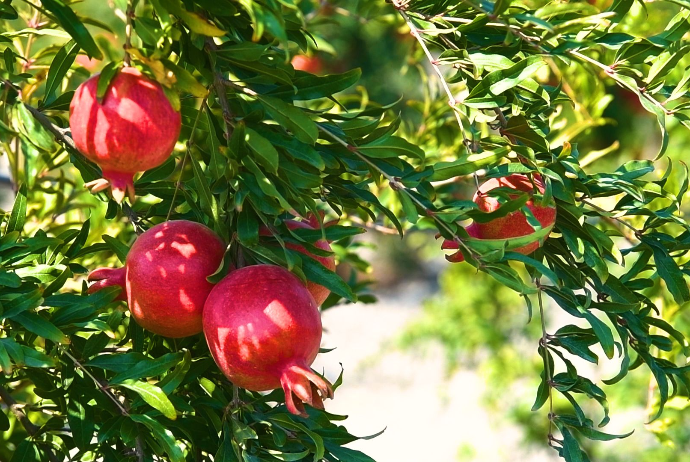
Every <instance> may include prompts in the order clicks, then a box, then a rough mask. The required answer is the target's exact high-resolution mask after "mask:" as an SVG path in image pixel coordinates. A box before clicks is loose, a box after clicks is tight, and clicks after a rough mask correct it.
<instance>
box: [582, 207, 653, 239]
mask: <svg viewBox="0 0 690 462" xmlns="http://www.w3.org/2000/svg"><path fill="white" fill-rule="evenodd" d="M579 201H580V202H582V203H583V204H585V205H587V206H588V207H591V208H593V209H594V210H596V211H597V212H600V213H603V214H605V215H602V216H601V217H602V218H603V219H604V220H606V221H608V222H609V223H611V224H613V225H614V227H615V228H617V229H618V230H619V231H620V232H621V234H623V236H624V237H625V238H626V239H627V240H628V241H629V242H630V243H632V244H636V242H634V241H633V240H632V237H631V236H630V235H628V234H627V233H626V232H624V230H622V229H621V228H620V227H619V226H618V225H617V224H621V225H623V226H625V227H626V228H628V229H629V230H631V231H632V232H633V234H634V235H635V238H638V239H639V235H640V234H641V231H640V230H639V229H637V228H635V227H634V226H633V225H631V224H630V223H628V222H627V221H625V220H623V219H621V218H619V217H611V216H608V215H607V214H609V213H611V212H609V211H608V210H606V209H603V208H601V207H599V206H598V205H596V204H594V203H593V202H590V201H588V200H587V199H584V198H580V199H579Z"/></svg>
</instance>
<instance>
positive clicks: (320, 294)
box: [259, 220, 335, 306]
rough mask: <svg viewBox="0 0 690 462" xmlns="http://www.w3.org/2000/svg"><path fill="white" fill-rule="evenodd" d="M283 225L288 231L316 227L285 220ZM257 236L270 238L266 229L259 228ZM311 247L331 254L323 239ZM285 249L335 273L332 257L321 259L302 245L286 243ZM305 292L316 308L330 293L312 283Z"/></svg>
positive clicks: (310, 282) (328, 245)
mask: <svg viewBox="0 0 690 462" xmlns="http://www.w3.org/2000/svg"><path fill="white" fill-rule="evenodd" d="M317 223H318V222H317ZM285 225H286V226H287V227H288V228H290V229H300V228H302V229H305V228H306V229H316V226H314V225H312V224H311V223H309V222H304V221H294V220H286V221H285ZM317 226H318V224H317ZM259 234H260V235H261V236H270V235H271V232H270V231H269V230H268V229H266V228H261V230H260V231H259ZM313 245H314V247H316V248H318V249H321V250H325V251H327V252H332V249H331V246H330V244H329V243H328V241H325V240H324V239H319V240H318V241H316V242H314V243H313ZM285 247H287V248H288V249H292V250H296V251H297V252H299V253H302V254H304V255H307V256H309V257H311V258H313V259H314V260H316V261H318V262H319V263H321V264H322V265H323V266H325V267H326V268H328V269H329V270H331V271H335V257H333V256H330V257H322V256H320V255H314V254H313V253H311V252H309V251H308V250H307V249H306V248H305V247H304V246H303V245H300V244H293V243H290V242H286V243H285ZM307 290H308V291H309V293H311V295H312V297H314V301H316V305H317V306H321V305H322V304H323V302H324V301H326V299H327V298H328V296H329V295H330V293H331V291H330V290H328V289H327V288H325V287H324V286H322V285H319V284H317V283H315V282H312V281H307Z"/></svg>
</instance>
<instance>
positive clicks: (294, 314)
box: [203, 265, 333, 414]
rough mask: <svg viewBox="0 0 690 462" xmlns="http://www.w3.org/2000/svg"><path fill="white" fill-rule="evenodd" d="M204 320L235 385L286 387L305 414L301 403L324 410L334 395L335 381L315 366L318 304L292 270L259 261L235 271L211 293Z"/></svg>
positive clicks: (291, 402) (294, 408)
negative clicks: (323, 376) (330, 381)
mask: <svg viewBox="0 0 690 462" xmlns="http://www.w3.org/2000/svg"><path fill="white" fill-rule="evenodd" d="M203 321H204V322H203V325H204V335H205V336H206V342H207V343H208V347H209V350H210V351H211V354H212V355H213V358H214V359H215V361H216V363H217V364H218V367H219V368H220V370H221V371H222V372H223V373H224V374H225V375H226V376H227V377H228V379H229V380H230V381H231V382H233V383H234V384H235V385H237V386H239V387H242V388H246V389H248V390H253V391H266V390H272V389H275V388H279V387H282V388H283V390H284V391H285V394H286V404H287V406H288V409H289V410H290V412H292V413H294V414H303V413H304V407H303V405H302V404H301V402H306V403H308V404H311V405H313V406H316V407H320V408H323V403H322V400H321V398H322V397H332V395H333V391H332V389H331V387H330V384H328V383H327V382H325V381H324V380H323V379H321V378H320V377H319V376H317V375H316V374H314V372H312V371H311V369H310V368H309V366H310V365H311V364H312V362H313V361H314V359H315V358H316V355H317V354H318V352H319V346H320V343H321V335H322V328H321V317H320V314H319V311H318V308H317V305H316V302H315V301H314V299H313V297H312V296H311V294H310V293H309V291H307V289H306V288H305V287H304V285H303V284H302V283H301V281H300V280H299V279H298V278H297V277H296V276H294V275H293V274H292V273H290V272H289V271H287V270H286V269H284V268H282V267H279V266H273V265H255V266H247V267H244V268H241V269H238V270H235V271H233V272H231V273H230V274H229V275H228V276H226V277H225V278H224V279H223V280H222V281H220V282H219V283H218V284H217V285H216V286H215V287H214V288H213V290H212V291H211V294H210V295H209V296H208V299H207V300H206V305H205V307H204V314H203ZM319 392H321V395H322V396H319ZM295 398H297V400H295Z"/></svg>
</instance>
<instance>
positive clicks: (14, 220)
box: [5, 184, 27, 234]
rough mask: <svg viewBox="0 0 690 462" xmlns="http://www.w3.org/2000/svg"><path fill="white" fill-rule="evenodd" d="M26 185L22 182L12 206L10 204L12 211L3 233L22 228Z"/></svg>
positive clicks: (24, 213) (24, 218) (24, 217)
mask: <svg viewBox="0 0 690 462" xmlns="http://www.w3.org/2000/svg"><path fill="white" fill-rule="evenodd" d="M26 197H27V193H26V185H25V184H22V185H21V186H20V187H19V191H18V192H17V197H16V198H15V199H14V206H12V213H11V214H10V219H9V221H8V222H7V227H6V228H5V234H8V233H11V232H12V231H19V232H21V231H22V230H23V229H24V222H25V221H26V201H27V199H26Z"/></svg>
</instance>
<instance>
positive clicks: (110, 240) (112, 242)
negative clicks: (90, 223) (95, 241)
mask: <svg viewBox="0 0 690 462" xmlns="http://www.w3.org/2000/svg"><path fill="white" fill-rule="evenodd" d="M101 237H102V239H103V241H104V242H105V243H106V244H108V247H110V249H111V250H112V251H113V252H114V253H115V255H117V259H118V260H120V263H122V264H123V265H124V264H125V262H126V261H127V254H128V253H129V247H127V246H126V245H125V244H123V243H122V242H120V241H119V240H117V239H116V238H114V237H112V236H108V235H107V234H104V235H103V236H101Z"/></svg>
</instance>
